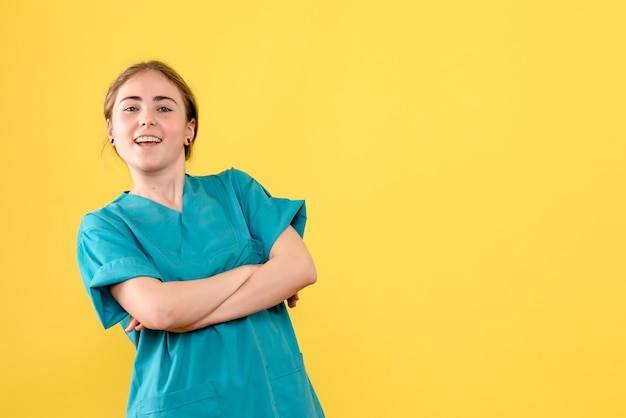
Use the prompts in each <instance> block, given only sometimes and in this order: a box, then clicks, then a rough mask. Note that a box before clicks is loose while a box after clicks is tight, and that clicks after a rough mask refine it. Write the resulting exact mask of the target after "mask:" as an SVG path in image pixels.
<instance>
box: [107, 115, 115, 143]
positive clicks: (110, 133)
mask: <svg viewBox="0 0 626 418" xmlns="http://www.w3.org/2000/svg"><path fill="white" fill-rule="evenodd" d="M107 136H108V137H109V141H111V140H113V138H114V136H113V124H112V123H111V119H107Z"/></svg>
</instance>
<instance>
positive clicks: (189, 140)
mask: <svg viewBox="0 0 626 418" xmlns="http://www.w3.org/2000/svg"><path fill="white" fill-rule="evenodd" d="M185 145H187V146H189V145H191V139H190V138H187V141H186V142H185Z"/></svg>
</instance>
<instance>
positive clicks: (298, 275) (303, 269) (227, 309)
mask: <svg viewBox="0 0 626 418" xmlns="http://www.w3.org/2000/svg"><path fill="white" fill-rule="evenodd" d="M316 280H317V273H316V270H315V265H314V264H313V260H312V258H311V255H310V254H309V251H308V250H307V248H306V246H305V245H304V242H303V241H302V239H301V238H300V236H299V235H298V233H297V232H296V231H295V229H293V227H291V226H289V227H287V229H285V231H283V232H282V234H281V235H280V236H279V237H278V238H277V239H276V241H275V243H274V245H273V246H272V249H271V250H270V254H269V260H268V261H267V263H265V264H262V265H245V266H241V267H237V268H235V269H233V270H229V271H226V272H224V273H220V274H217V275H215V276H212V277H207V278H204V279H199V280H190V281H176V282H161V281H160V280H158V279H155V278H151V277H135V278H132V279H129V280H126V281H124V282H122V283H118V284H115V285H112V286H111V287H110V290H111V294H112V295H113V297H114V298H115V300H117V302H118V303H119V304H120V305H121V306H122V307H123V308H124V309H125V310H126V312H128V313H129V314H130V315H131V317H132V320H131V323H130V324H129V326H128V328H127V329H126V330H127V331H130V330H132V329H133V328H135V329H137V330H140V329H143V328H149V329H153V330H166V331H172V332H188V331H193V330H196V329H200V328H204V327H207V326H210V325H215V324H218V323H221V322H225V321H230V320H233V319H237V318H242V317H244V316H248V315H251V314H253V313H256V312H259V311H262V310H264V309H268V308H270V307H272V306H275V305H277V304H278V303H280V302H282V301H284V300H286V299H288V300H289V304H290V306H295V302H296V301H297V298H298V295H297V293H298V291H300V290H301V289H303V288H304V287H306V286H308V285H310V284H313V283H315V281H316Z"/></svg>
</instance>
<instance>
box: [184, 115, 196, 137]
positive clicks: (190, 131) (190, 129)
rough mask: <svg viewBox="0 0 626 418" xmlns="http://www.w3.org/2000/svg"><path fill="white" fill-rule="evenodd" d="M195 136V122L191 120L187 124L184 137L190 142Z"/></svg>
mask: <svg viewBox="0 0 626 418" xmlns="http://www.w3.org/2000/svg"><path fill="white" fill-rule="evenodd" d="M195 136H196V120H195V119H191V120H190V121H189V122H187V135H186V137H187V138H189V139H190V140H191V141H193V140H194V138H195Z"/></svg>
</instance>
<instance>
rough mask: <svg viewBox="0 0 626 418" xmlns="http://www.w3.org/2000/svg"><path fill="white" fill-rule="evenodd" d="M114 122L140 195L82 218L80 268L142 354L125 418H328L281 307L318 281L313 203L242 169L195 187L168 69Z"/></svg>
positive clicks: (112, 104)
mask: <svg viewBox="0 0 626 418" xmlns="http://www.w3.org/2000/svg"><path fill="white" fill-rule="evenodd" d="M104 115H105V119H106V122H107V127H108V129H107V130H108V137H109V139H110V142H111V144H112V146H113V147H114V148H115V151H116V152H117V154H118V155H119V156H120V157H121V158H122V160H123V161H124V162H125V163H126V165H127V166H128V170H129V172H130V175H131V177H132V188H131V189H130V190H129V191H127V192H124V193H122V194H121V195H120V196H119V197H118V198H117V199H116V200H114V201H113V202H111V203H110V204H108V205H107V206H105V207H104V208H102V209H99V210H97V211H95V212H91V213H89V214H87V215H85V217H84V218H83V221H82V223H81V225H80V230H79V235H78V246H77V251H78V265H79V268H80V272H81V276H82V278H83V282H84V284H85V287H86V289H87V291H88V294H89V296H90V297H91V299H92V301H93V304H94V307H95V309H96V312H97V313H98V316H99V318H100V321H101V322H102V324H103V325H104V327H106V328H109V327H111V326H113V325H115V324H117V323H119V322H121V323H122V326H123V327H124V328H125V330H126V332H128V335H129V337H130V338H131V340H132V341H133V343H134V344H135V346H136V357H135V362H134V368H133V374H132V381H131V386H130V394H129V400H128V407H127V417H142V416H149V417H153V418H156V417H176V418H184V417H193V418H199V417H236V418H245V417H254V418H265V417H289V418H291V417H294V418H295V417H298V418H306V417H311V418H317V417H323V416H324V413H323V411H322V408H321V406H320V403H319V401H318V399H317V396H316V395H315V392H314V390H313V388H312V386H311V384H310V382H309V379H308V377H307V374H306V371H305V369H304V364H303V360H302V355H301V354H300V351H299V348H298V343H297V341H296V337H295V334H294V331H293V327H292V325H291V321H290V319H289V315H288V313H287V309H286V307H285V304H284V303H283V302H284V301H285V300H287V301H288V305H289V306H291V307H293V306H295V305H296V302H297V300H298V291H299V290H301V289H302V288H304V287H306V286H308V285H310V284H313V283H314V282H315V281H316V277H317V276H316V271H315V266H314V264H313V261H312V259H311V256H310V254H309V252H308V250H307V248H306V246H305V245H304V243H303V241H302V239H301V236H302V234H303V232H304V225H305V222H306V213H305V205H304V202H303V201H294V200H287V199H278V198H274V197H271V196H270V194H269V193H268V192H267V191H266V190H265V189H264V188H263V187H262V186H261V185H260V184H259V183H257V182H256V181H255V180H254V179H253V178H252V177H250V176H249V175H247V174H245V173H244V172H242V171H238V170H235V169H230V170H227V171H225V172H222V173H220V174H217V175H210V176H204V177H194V176H190V175H187V174H186V173H185V161H186V160H187V159H188V158H189V156H190V154H191V150H192V147H193V144H194V141H195V139H196V134H197V132H198V114H197V106H196V102H195V99H194V96H193V94H192V92H191V90H190V89H189V87H188V86H187V84H186V83H185V82H184V80H183V79H182V78H181V77H180V76H179V75H178V74H177V73H176V72H175V71H174V70H173V69H172V68H170V67H168V66H167V65H165V64H163V63H161V62H158V61H150V62H146V63H140V64H136V65H133V66H131V67H129V68H128V69H127V70H126V71H124V72H123V73H122V74H121V75H120V76H119V77H118V78H117V79H116V80H115V82H114V83H113V84H112V85H111V87H110V89H109V91H108V93H107V95H106V99H105V106H104Z"/></svg>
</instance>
